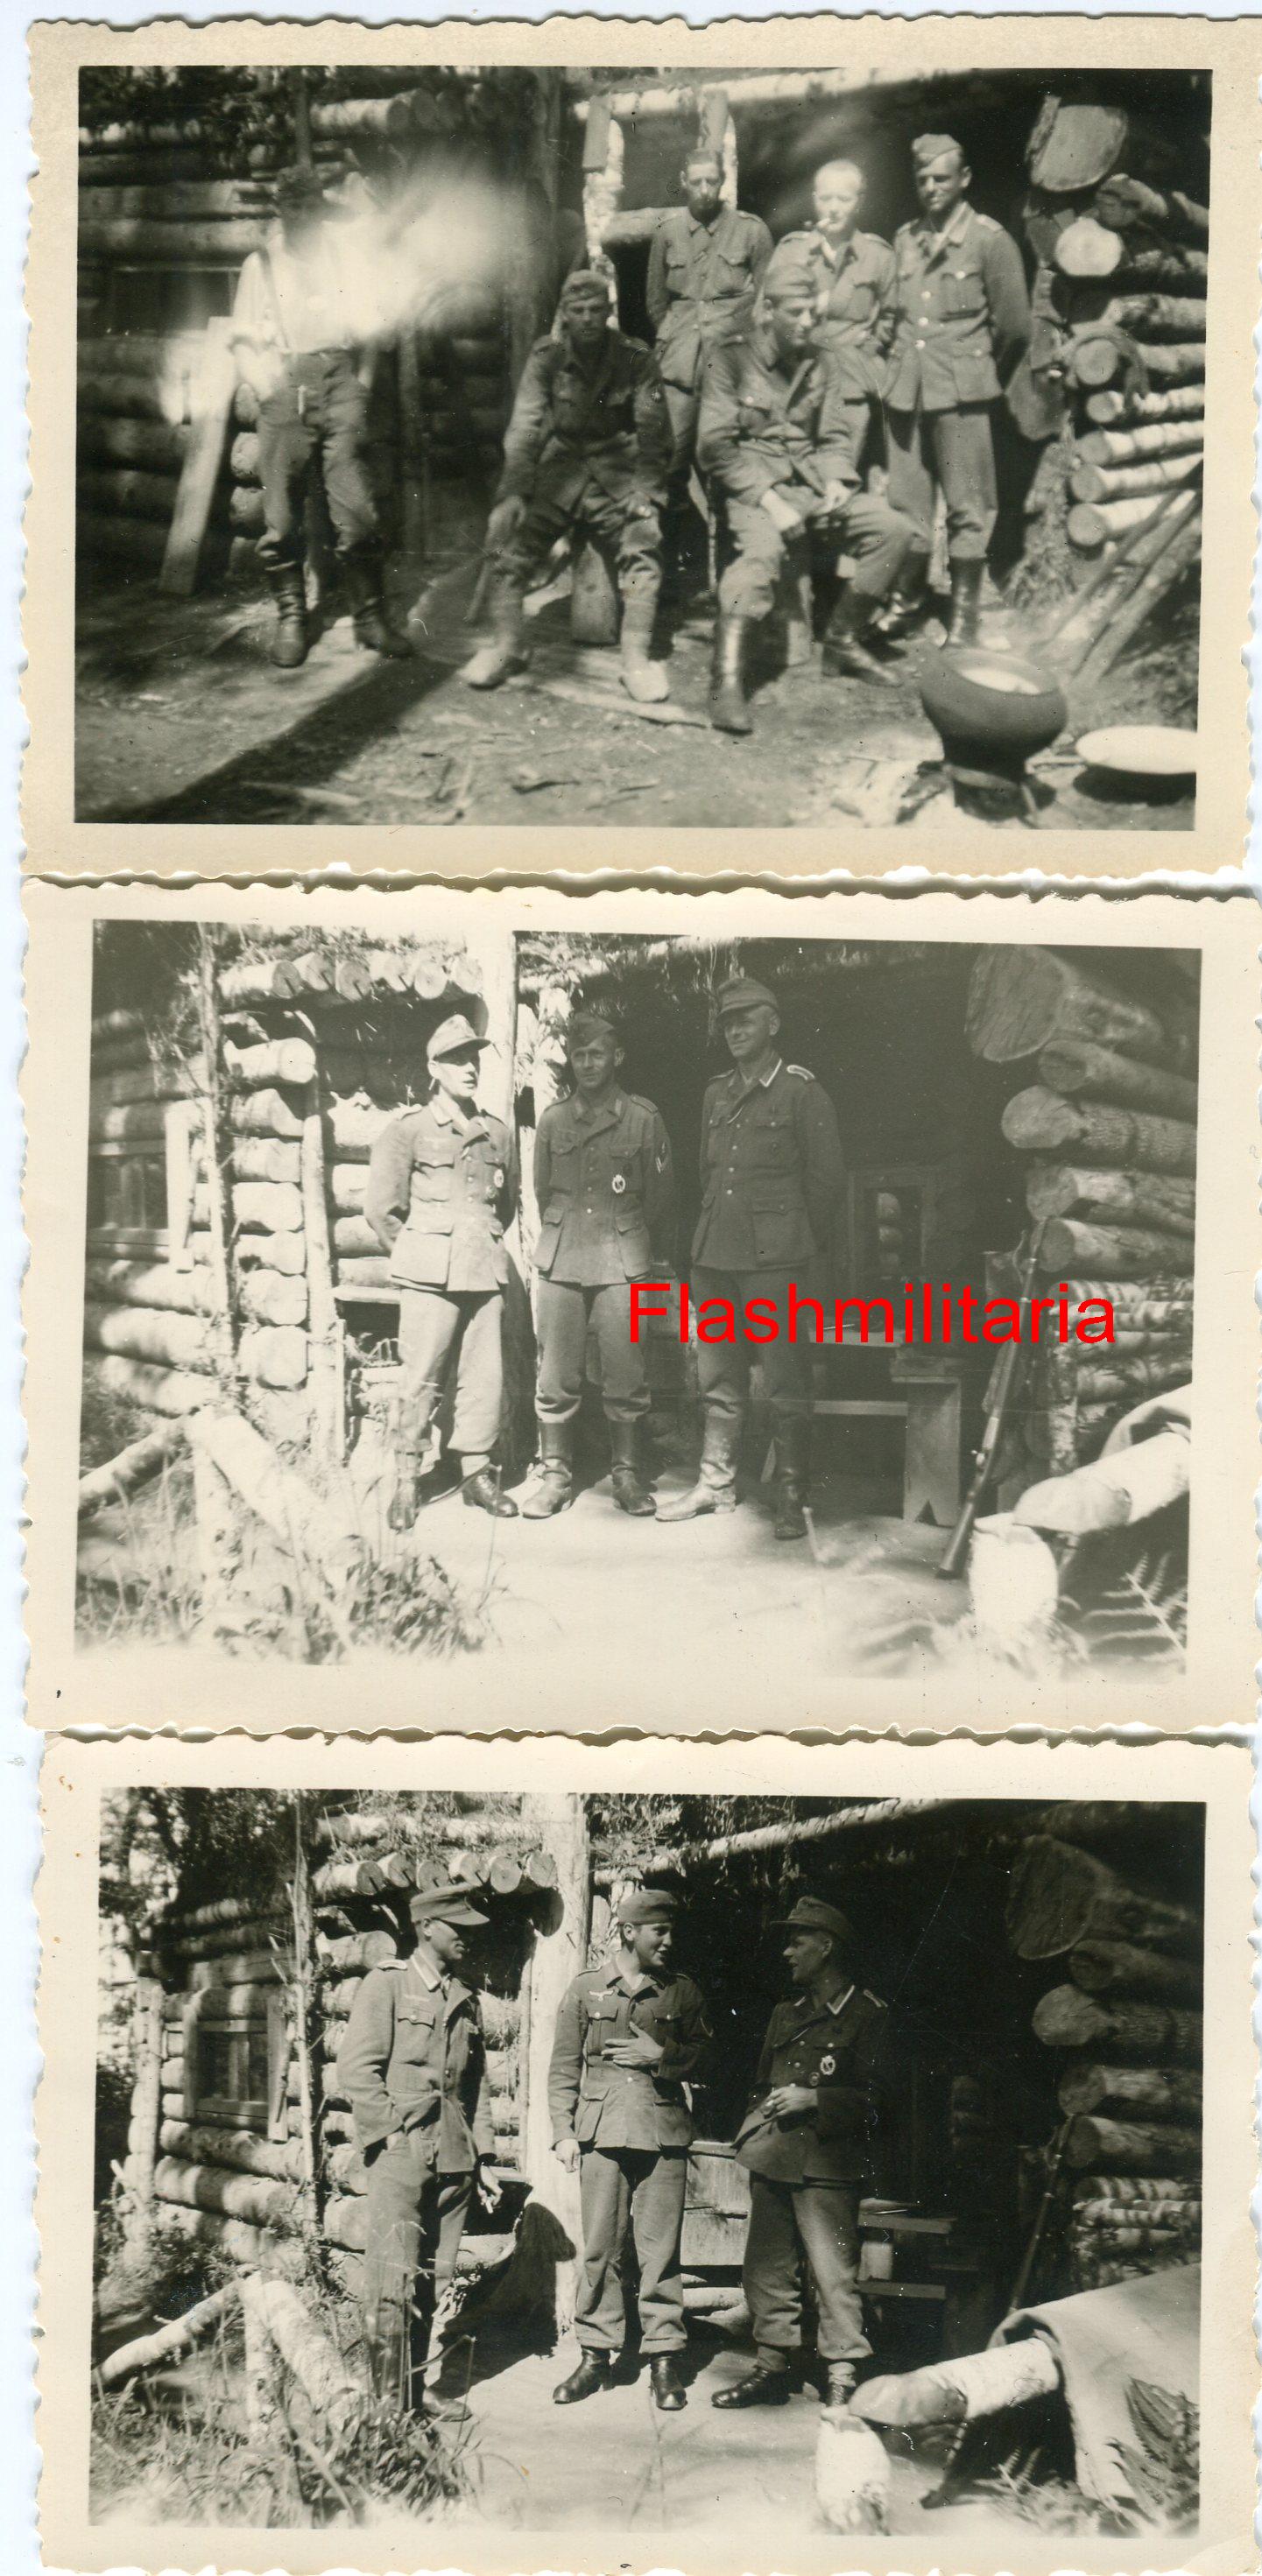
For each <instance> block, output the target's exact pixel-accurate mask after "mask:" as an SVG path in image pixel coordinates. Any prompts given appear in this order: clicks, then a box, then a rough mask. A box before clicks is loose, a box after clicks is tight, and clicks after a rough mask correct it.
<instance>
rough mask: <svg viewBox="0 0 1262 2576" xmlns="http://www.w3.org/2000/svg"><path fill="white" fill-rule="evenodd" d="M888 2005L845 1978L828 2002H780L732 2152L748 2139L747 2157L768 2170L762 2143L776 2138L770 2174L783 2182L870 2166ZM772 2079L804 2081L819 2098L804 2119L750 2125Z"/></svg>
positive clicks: (837, 2176)
mask: <svg viewBox="0 0 1262 2576" xmlns="http://www.w3.org/2000/svg"><path fill="white" fill-rule="evenodd" d="M885 2013H886V2007H885V2005H884V2004H883V2003H882V2002H881V1999H880V1997H879V1995H873V1994H870V1993H869V1992H868V1990H867V1988H866V1987H859V1986H848V1985H846V1984H845V1983H844V1981H843V1982H842V1983H841V1984H840V1985H839V1987H838V1990H837V1993H836V1995H835V1996H833V1997H832V1998H831V2000H830V2001H829V2002H827V2003H817V2002H816V2001H815V2000H814V1998H813V1997H812V1996H810V1995H806V1994H798V1995H794V1996H793V1997H792V1999H791V2000H790V2001H789V2002H788V2003H783V2004H777V2006H776V2009H775V2011H774V2012H773V2014H772V2016H771V2019H770V2021H769V2022H768V2024H767V2036H766V2038H765V2039H764V2041H763V2044H762V2055H761V2057H760V2058H759V2060H758V2072H757V2074H756V2075H755V2077H754V2091H753V2096H752V2099H751V2102H750V2108H749V2114H748V2116H747V2117H746V2119H745V2120H744V2121H743V2122H742V2126H741V2131H740V2137H739V2138H738V2142H737V2154H738V2156H739V2157H740V2158H741V2161H742V2162H744V2161H745V2157H744V2155H743V2153H742V2141H744V2140H745V2138H746V2136H747V2135H748V2137H749V2161H750V2163H751V2165H752V2168H753V2170H754V2171H755V2172H759V2171H763V2170H766V2169H767V2167H766V2165H765V2164H764V2163H763V2162H762V2161H761V2153H762V2150H761V2141H762V2139H763V2138H764V2137H765V2136H766V2135H767V2133H768V2126H769V2127H770V2131H771V2134H772V2135H773V2136H774V2148H773V2150H772V2153H773V2157H774V2176H775V2179H777V2180H778V2181H781V2182H788V2183H794V2182H859V2181H862V2180H863V2179H864V2177H865V2176H866V2175H867V2174H868V2173H869V2171H870V2169H871V2165H872V2154H873V2143H874V2133H875V2128H876V2119H877V2092H878V2085H877V2077H878V2071H879V2067H880V2061H881V2056H882V2052H883V2048H884V2041H885ZM777 2084H809V2085H812V2086H814V2087H815V2089H816V2091H817V2092H818V2095H819V2101H818V2105H817V2107H816V2109H815V2110H814V2111H812V2112H810V2113H808V2114H807V2116H806V2117H805V2118H804V2119H800V2120H788V2121H783V2122H780V2121H776V2122H773V2123H771V2124H766V2123H763V2124H760V2125H759V2126H757V2127H756V2126H754V2125H753V2124H754V2122H755V2118H756V2114H757V2112H758V2109H759V2105H760V2103H762V2101H763V2100H764V2098H765V2096H766V2095H767V2094H768V2093H769V2092H770V2091H771V2089H772V2087H773V2086H775V2085H777Z"/></svg>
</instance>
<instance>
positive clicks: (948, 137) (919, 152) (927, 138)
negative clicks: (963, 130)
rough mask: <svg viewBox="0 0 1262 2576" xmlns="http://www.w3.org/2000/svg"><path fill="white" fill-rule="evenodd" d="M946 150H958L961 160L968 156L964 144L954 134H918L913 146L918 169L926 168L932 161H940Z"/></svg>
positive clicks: (912, 151) (913, 155)
mask: <svg viewBox="0 0 1262 2576" xmlns="http://www.w3.org/2000/svg"><path fill="white" fill-rule="evenodd" d="M944 152H958V153H959V156H960V159H961V161H966V160H967V158H968V155H967V153H966V152H965V149H964V146H963V144H962V143H960V142H958V141H957V139H956V137H955V135H954V134H918V135H917V137H916V140H915V142H914V143H913V145H912V147H911V157H912V159H913V161H914V162H915V164H916V168H917V169H918V170H923V169H925V168H926V167H927V165H928V163H929V162H930V161H940V160H941V158H942V155H943V153H944Z"/></svg>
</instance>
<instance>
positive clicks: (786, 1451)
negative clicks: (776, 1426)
mask: <svg viewBox="0 0 1262 2576" xmlns="http://www.w3.org/2000/svg"><path fill="white" fill-rule="evenodd" d="M810 1450H811V1426H810V1422H809V1420H808V1421H805V1422H803V1421H793V1422H786V1423H785V1425H784V1428H783V1430H782V1431H777V1433H776V1479H777V1485H776V1537H777V1538H785V1539H788V1538H805V1536H806V1513H805V1508H804V1506H805V1503H806V1495H807V1472H808V1468H809V1464H810Z"/></svg>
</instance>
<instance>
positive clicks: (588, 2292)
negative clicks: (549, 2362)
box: [574, 2147, 688, 2353]
mask: <svg viewBox="0 0 1262 2576" xmlns="http://www.w3.org/2000/svg"><path fill="white" fill-rule="evenodd" d="M687 2179H688V2156H687V2151H686V2149H685V2148H683V2147H663V2148H658V2147H584V2149H583V2152H582V2157H581V2160H580V2166H579V2195H580V2203H581V2208H582V2217H583V2268H582V2272H581V2275H580V2279H579V2292H578V2299H577V2302H576V2304H575V2312H574V2322H575V2325H576V2327H577V2329H578V2339H579V2342H580V2344H581V2345H582V2347H583V2350H584V2352H621V2350H622V2347H623V2344H624V2342H625V2340H626V2330H627V2318H626V2303H625V2300H624V2298H623V2292H622V2274H621V2270H620V2265H621V2261H622V2255H623V2250H624V2248H625V2245H626V2239H627V2229H628V2227H629V2228H630V2230H631V2235H632V2239H633V2242H634V2245H635V2251H636V2259H637V2261H638V2263H639V2266H640V2291H639V2307H640V2348H641V2350H642V2351H643V2352H649V2353H652V2352H679V2351H681V2350H682V2348H683V2345H684V2343H685V2342H686V2340H687V2328H686V2326H685V2324H684V2282H683V2271H682V2268H681V2264H680V2256H679V2239H680V2235H681V2233H682V2230H683V2223H684V2187H685V2184H686V2182H687Z"/></svg>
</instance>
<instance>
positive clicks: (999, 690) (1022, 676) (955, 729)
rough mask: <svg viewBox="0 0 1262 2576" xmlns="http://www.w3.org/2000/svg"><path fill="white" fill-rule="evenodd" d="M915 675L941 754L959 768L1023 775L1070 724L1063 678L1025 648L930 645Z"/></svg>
mask: <svg viewBox="0 0 1262 2576" xmlns="http://www.w3.org/2000/svg"><path fill="white" fill-rule="evenodd" d="M916 678H917V682H918V684H919V688H920V698H921V704H922V706H923V707H924V711H925V714H926V715H927V716H928V718H929V721H930V723H931V724H932V725H935V726H936V727H937V730H938V732H939V733H940V734H941V736H942V748H943V751H944V752H945V754H946V757H947V759H948V760H949V761H950V762H951V763H952V764H953V766H955V767H958V768H961V769H976V770H989V771H992V772H995V773H997V774H998V775H1000V776H1002V777H1008V778H1011V777H1019V776H1020V773H1021V771H1022V770H1023V769H1024V767H1025V763H1026V761H1027V760H1029V759H1030V758H1031V756H1032V754H1033V753H1034V752H1036V751H1045V750H1046V749H1047V746H1048V744H1049V742H1054V741H1055V739H1056V736H1057V734H1058V733H1060V731H1061V730H1062V728H1063V726H1064V725H1065V724H1066V722H1067V721H1068V715H1069V710H1068V707H1067V706H1066V704H1065V693H1064V691H1063V689H1062V688H1061V687H1060V686H1059V683H1058V682H1057V681H1055V680H1054V679H1053V678H1052V676H1051V674H1050V672H1048V671H1045V670H1044V669H1043V668H1042V667H1041V665H1040V664H1039V663H1037V662H1029V661H1026V660H1025V659H1024V657H1023V656H1022V655H1021V654H1019V653H996V652H994V651H992V650H991V649H989V648H988V647H987V646H986V645H984V644H965V645H955V646H952V647H951V648H950V649H949V650H937V649H931V650H930V651H929V652H927V653H926V654H925V655H924V656H923V659H922V660H921V662H920V663H919V665H918V668H917V672H916Z"/></svg>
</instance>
